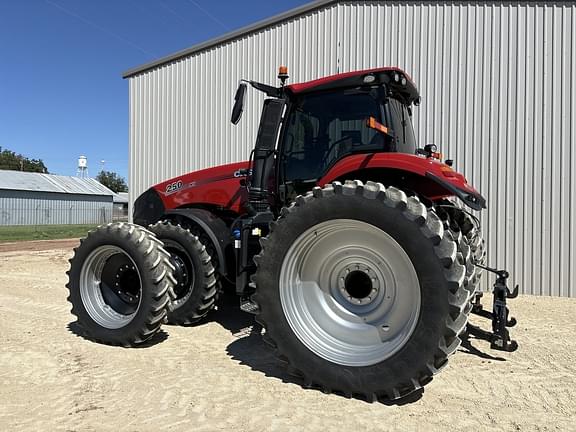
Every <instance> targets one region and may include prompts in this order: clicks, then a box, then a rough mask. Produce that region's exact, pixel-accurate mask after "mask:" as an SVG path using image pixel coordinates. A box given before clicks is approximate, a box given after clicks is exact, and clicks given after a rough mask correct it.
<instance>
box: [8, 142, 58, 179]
mask: <svg viewBox="0 0 576 432" xmlns="http://www.w3.org/2000/svg"><path fill="white" fill-rule="evenodd" d="M0 169H3V170H11V171H26V172H38V173H44V174H48V168H46V165H44V162H42V159H29V158H27V157H25V156H22V155H21V154H16V153H15V152H13V151H11V150H6V149H3V148H2V147H0Z"/></svg>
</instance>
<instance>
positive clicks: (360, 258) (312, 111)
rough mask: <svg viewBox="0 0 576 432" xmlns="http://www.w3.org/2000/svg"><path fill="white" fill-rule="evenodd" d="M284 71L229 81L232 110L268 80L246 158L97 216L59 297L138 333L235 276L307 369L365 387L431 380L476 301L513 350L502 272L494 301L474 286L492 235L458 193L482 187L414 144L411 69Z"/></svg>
mask: <svg viewBox="0 0 576 432" xmlns="http://www.w3.org/2000/svg"><path fill="white" fill-rule="evenodd" d="M278 77H279V79H280V80H281V85H280V86H279V87H273V86H269V85H265V84H262V83H258V82H254V81H244V80H242V81H241V84H240V86H239V88H238V90H237V92H236V96H235V104H234V108H233V112H232V122H233V123H234V124H236V123H237V122H238V121H239V119H240V117H241V114H242V110H243V105H244V99H245V94H246V90H247V86H248V85H250V86H252V87H253V88H255V89H257V90H259V91H262V92H264V93H265V94H266V95H267V96H268V98H267V99H266V100H265V101H264V108H263V112H262V117H261V121H260V127H259V130H258V136H257V140H256V145H255V147H254V150H253V151H252V153H251V155H250V160H249V161H247V162H239V163H234V164H229V165H224V166H219V167H214V168H209V169H204V170H201V171H197V172H192V173H189V174H185V175H182V176H179V177H176V178H173V179H171V180H167V181H165V182H163V183H160V184H158V185H156V186H153V187H151V188H150V189H149V190H147V191H146V192H144V193H143V194H142V195H141V196H140V197H139V198H138V199H137V200H136V201H135V203H134V213H133V216H134V223H135V224H129V223H112V224H108V225H105V226H101V227H99V228H98V229H96V230H94V231H92V232H90V233H89V234H88V236H87V237H86V238H85V239H84V240H83V241H82V243H81V245H80V246H79V247H78V248H77V249H76V250H75V255H74V257H73V258H72V260H71V269H70V272H69V276H70V280H69V284H68V288H69V290H70V297H69V300H70V302H71V303H72V313H73V314H75V315H76V316H77V317H78V321H79V324H80V325H81V326H82V328H83V329H84V331H85V335H86V336H87V337H89V338H92V339H94V340H97V341H100V342H103V343H107V344H113V345H123V346H133V345H137V344H140V343H142V342H144V341H146V340H147V339H149V338H150V337H151V336H153V335H154V334H155V333H156V332H157V331H158V330H159V328H160V326H161V324H162V323H165V322H169V323H176V324H190V323H195V322H197V321H199V320H201V319H202V318H204V317H205V316H206V315H207V314H209V312H210V311H211V310H212V309H213V308H214V306H215V303H216V301H217V299H218V295H219V293H220V291H221V286H222V285H228V286H233V287H234V290H235V292H236V294H237V295H238V296H239V298H240V307H241V309H242V310H244V311H246V312H251V313H253V314H255V315H256V320H257V321H258V322H259V323H260V324H261V325H262V327H263V332H264V338H265V340H266V341H267V342H269V343H270V344H271V345H272V346H273V347H274V348H275V350H276V353H277V354H278V356H279V357H280V358H281V359H283V360H284V361H285V362H286V363H288V364H289V365H290V367H291V370H292V371H293V372H296V373H297V374H299V375H300V376H301V377H302V380H303V383H304V385H306V386H315V387H320V388H321V389H323V390H324V391H334V392H338V393H341V394H344V395H348V396H350V395H360V396H362V397H365V398H367V399H368V400H374V399H377V398H389V399H396V398H399V397H403V396H405V395H407V394H409V393H411V392H413V391H414V390H417V389H420V388H421V387H422V386H424V385H425V384H427V383H428V382H429V381H430V380H431V378H432V376H433V375H434V374H436V373H437V372H438V371H439V370H440V369H441V368H442V367H444V365H445V364H446V362H447V359H448V357H449V356H450V355H451V354H452V353H454V351H456V349H457V348H458V346H459V345H460V342H461V339H460V337H459V336H460V335H461V334H462V333H463V332H464V331H465V329H466V326H467V321H468V315H469V313H470V312H471V311H472V310H473V309H474V310H476V311H477V312H479V313H481V314H484V315H487V316H489V317H491V318H492V320H493V331H492V332H484V333H485V334H486V335H487V336H488V337H489V338H490V340H491V341H492V343H493V346H494V347H495V348H500V349H506V350H513V349H515V347H516V344H515V342H513V341H511V340H510V339H509V336H508V332H507V330H506V326H511V325H513V322H512V320H508V316H507V309H506V306H505V303H506V297H508V296H512V295H513V293H510V292H509V291H508V289H507V288H506V284H505V282H506V277H507V274H503V273H502V272H501V273H500V274H499V279H498V281H497V284H496V285H495V291H494V294H495V299H496V300H497V301H495V303H494V312H493V313H489V312H486V311H482V310H481V306H480V305H479V304H478V302H475V300H476V297H477V296H478V293H477V292H476V291H477V286H478V281H479V277H480V271H481V268H482V267H483V266H484V265H485V251H484V240H483V239H482V236H481V233H480V228H479V224H478V220H477V219H476V218H475V217H474V216H473V215H472V214H471V213H470V212H469V210H467V209H466V208H470V209H472V210H481V209H482V208H483V207H485V199H484V198H483V197H482V196H481V195H480V194H479V193H478V192H477V191H476V190H475V189H474V188H473V187H472V186H470V185H469V184H468V183H467V182H466V179H465V178H464V176H463V175H462V174H459V173H457V172H455V171H454V170H453V169H452V168H451V166H452V161H450V160H446V161H445V162H442V161H441V160H440V158H441V155H440V154H439V153H437V152H436V148H435V146H434V145H427V146H425V147H424V148H423V149H420V148H418V147H417V145H416V140H415V136H414V131H413V126H412V121H411V117H412V111H411V109H412V106H413V105H418V103H419V99H420V96H419V94H418V90H417V89H416V86H415V84H414V83H413V82H412V80H411V79H410V77H409V76H408V75H407V74H406V73H405V72H403V71H402V70H400V69H398V68H377V69H371V70H364V71H356V72H350V73H343V74H339V75H334V76H329V77H325V78H322V79H318V80H315V81H310V82H306V83H302V84H294V85H285V81H286V79H287V78H288V75H287V71H286V69H285V68H280V74H279V76H278ZM489 270H490V269H489ZM498 284H499V285H498ZM497 286H499V287H500V288H497ZM496 297H497V298H496ZM477 330H479V329H477Z"/></svg>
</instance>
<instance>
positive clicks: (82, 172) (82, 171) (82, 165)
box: [76, 156, 88, 178]
mask: <svg viewBox="0 0 576 432" xmlns="http://www.w3.org/2000/svg"><path fill="white" fill-rule="evenodd" d="M76 176H77V177H80V178H87V177H88V159H86V156H80V157H79V158H78V170H77V171H76Z"/></svg>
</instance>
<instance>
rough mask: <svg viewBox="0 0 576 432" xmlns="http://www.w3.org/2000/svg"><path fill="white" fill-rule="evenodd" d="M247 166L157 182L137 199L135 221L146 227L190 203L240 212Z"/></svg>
mask: <svg viewBox="0 0 576 432" xmlns="http://www.w3.org/2000/svg"><path fill="white" fill-rule="evenodd" d="M248 166H249V163H248V162H247V161H246V162H236V163H232V164H227V165H220V166H216V167H213V168H207V169H203V170H200V171H193V172H191V173H188V174H183V175H181V176H178V177H174V178H172V179H170V180H166V181H164V182H162V183H158V184H157V185H155V186H152V187H151V188H150V189H148V190H147V191H146V192H144V193H143V194H142V195H140V196H139V197H138V198H137V199H136V201H135V202H134V222H135V223H137V224H139V225H144V226H146V225H148V224H151V223H154V222H156V221H158V220H159V219H160V218H161V217H162V215H164V214H165V213H166V212H167V211H169V210H174V209H177V208H182V207H186V206H190V205H192V206H194V207H200V208H202V207H205V208H215V207H216V208H219V209H222V210H231V211H234V212H237V213H240V212H241V208H242V204H243V203H244V201H245V200H246V199H247V195H246V192H245V188H243V187H242V185H241V184H240V181H241V180H242V179H243V178H244V177H245V176H246V174H247V172H248Z"/></svg>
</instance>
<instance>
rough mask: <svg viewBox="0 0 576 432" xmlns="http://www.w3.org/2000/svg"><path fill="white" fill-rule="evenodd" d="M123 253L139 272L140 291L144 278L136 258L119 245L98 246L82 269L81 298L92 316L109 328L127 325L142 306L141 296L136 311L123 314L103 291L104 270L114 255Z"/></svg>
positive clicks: (98, 322) (101, 324) (99, 323)
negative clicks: (113, 306) (105, 297)
mask: <svg viewBox="0 0 576 432" xmlns="http://www.w3.org/2000/svg"><path fill="white" fill-rule="evenodd" d="M117 254H121V255H123V256H125V257H127V258H128V260H129V262H131V263H132V266H133V269H134V270H135V271H136V272H137V274H138V280H139V281H140V293H141V287H142V278H141V277H140V272H139V271H138V267H136V263H134V260H132V258H131V257H130V256H129V255H128V254H127V253H126V252H125V251H124V250H123V249H121V248H119V247H117V246H109V245H107V246H100V247H98V248H96V249H95V250H94V251H92V253H90V255H89V256H88V258H87V259H86V261H84V265H83V266H82V269H81V271H80V298H81V299H82V304H83V305H84V308H85V309H86V312H87V313H88V315H90V318H92V319H93V320H94V321H95V322H96V323H97V324H98V325H100V326H102V327H104V328H107V329H119V328H122V327H124V326H126V325H127V324H128V323H130V322H131V321H132V319H134V316H135V315H136V313H137V312H138V309H139V308H140V303H141V301H142V298H141V296H140V298H139V300H138V305H137V306H136V311H135V312H133V313H130V314H122V313H119V312H117V311H116V310H114V308H112V307H111V306H110V305H109V304H108V303H107V302H106V300H105V299H104V296H103V293H102V285H101V283H102V271H103V269H104V266H105V265H106V263H107V262H108V260H109V259H110V258H111V257H113V256H114V255H117Z"/></svg>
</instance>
